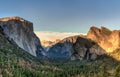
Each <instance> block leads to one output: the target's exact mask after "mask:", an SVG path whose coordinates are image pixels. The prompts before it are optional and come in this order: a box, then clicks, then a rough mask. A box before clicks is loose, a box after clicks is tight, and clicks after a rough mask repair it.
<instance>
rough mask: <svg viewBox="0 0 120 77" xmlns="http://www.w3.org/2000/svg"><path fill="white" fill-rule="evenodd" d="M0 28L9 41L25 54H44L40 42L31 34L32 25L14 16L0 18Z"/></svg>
mask: <svg viewBox="0 0 120 77" xmlns="http://www.w3.org/2000/svg"><path fill="white" fill-rule="evenodd" d="M0 27H1V28H2V30H3V33H4V34H5V35H6V36H7V38H9V40H13V41H14V42H15V43H16V44H17V45H18V46H19V47H20V48H22V49H24V50H25V51H26V52H28V53H30V54H31V55H33V56H41V55H43V54H44V50H43V48H42V46H41V44H40V41H39V39H38V37H37V36H36V35H35V34H34V32H33V23H31V22H29V21H27V20H24V19H23V18H20V17H17V16H14V17H6V18H0Z"/></svg>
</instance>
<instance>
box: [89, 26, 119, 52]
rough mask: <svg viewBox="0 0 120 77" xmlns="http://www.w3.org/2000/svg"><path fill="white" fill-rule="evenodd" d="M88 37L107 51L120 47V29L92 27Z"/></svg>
mask: <svg viewBox="0 0 120 77" xmlns="http://www.w3.org/2000/svg"><path fill="white" fill-rule="evenodd" d="M87 37H88V38H90V39H91V40H93V41H95V42H96V43H98V44H99V45H100V46H101V47H102V48H103V49H104V50H106V51H107V52H113V51H114V50H116V49H118V48H120V30H114V31H111V30H109V29H107V28H105V27H101V28H100V29H99V28H97V27H91V28H90V30H89V32H88V34H87Z"/></svg>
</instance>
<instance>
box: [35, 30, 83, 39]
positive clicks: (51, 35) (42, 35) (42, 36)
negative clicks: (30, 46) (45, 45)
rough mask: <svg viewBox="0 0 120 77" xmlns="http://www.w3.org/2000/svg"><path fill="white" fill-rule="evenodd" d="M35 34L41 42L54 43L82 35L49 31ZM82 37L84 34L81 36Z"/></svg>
mask: <svg viewBox="0 0 120 77" xmlns="http://www.w3.org/2000/svg"><path fill="white" fill-rule="evenodd" d="M35 34H36V35H37V36H38V37H39V38H40V40H41V41H43V40H46V41H55V40H56V39H60V40H61V39H64V38H66V37H69V36H74V35H80V34H82V33H71V32H65V33H61V32H49V31H37V32H35ZM83 35H84V34H83Z"/></svg>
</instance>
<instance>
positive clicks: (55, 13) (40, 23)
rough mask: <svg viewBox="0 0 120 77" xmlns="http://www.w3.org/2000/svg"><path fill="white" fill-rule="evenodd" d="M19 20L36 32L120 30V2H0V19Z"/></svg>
mask: <svg viewBox="0 0 120 77" xmlns="http://www.w3.org/2000/svg"><path fill="white" fill-rule="evenodd" d="M6 16H20V17H23V18H25V19H27V20H29V21H32V22H33V23H34V30H35V31H55V32H56V31H57V32H80V33H86V32H87V31H88V30H89V28H90V26H93V25H94V26H98V27H100V26H106V27H108V28H110V29H120V0H0V17H6Z"/></svg>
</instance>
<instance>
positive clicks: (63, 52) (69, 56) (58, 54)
mask: <svg viewBox="0 0 120 77" xmlns="http://www.w3.org/2000/svg"><path fill="white" fill-rule="evenodd" d="M103 54H105V51H104V50H103V49H102V48H101V47H100V46H99V45H97V44H96V43H95V42H94V41H92V40H90V39H87V38H86V37H85V36H81V35H80V36H73V37H68V38H65V39H63V40H62V41H60V42H59V43H57V44H55V45H53V47H51V48H50V49H49V51H48V53H47V56H48V58H49V59H62V60H95V59H96V58H97V56H99V55H103Z"/></svg>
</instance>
